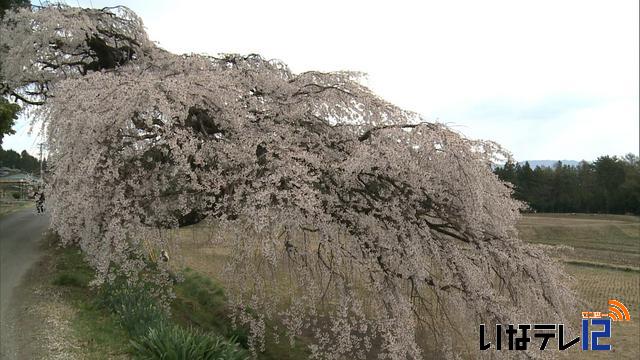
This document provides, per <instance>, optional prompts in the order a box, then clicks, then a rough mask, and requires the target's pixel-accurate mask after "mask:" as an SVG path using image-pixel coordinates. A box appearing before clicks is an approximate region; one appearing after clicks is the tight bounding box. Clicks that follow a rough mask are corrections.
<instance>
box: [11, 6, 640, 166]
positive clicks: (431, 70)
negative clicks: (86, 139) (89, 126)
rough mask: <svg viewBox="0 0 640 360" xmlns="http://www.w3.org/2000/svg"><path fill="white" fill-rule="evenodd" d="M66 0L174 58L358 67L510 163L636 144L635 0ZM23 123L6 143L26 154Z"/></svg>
mask: <svg viewBox="0 0 640 360" xmlns="http://www.w3.org/2000/svg"><path fill="white" fill-rule="evenodd" d="M32 2H33V3H36V4H37V3H38V0H32ZM63 2H64V1H63ZM66 3H67V4H69V5H74V6H77V5H78V4H79V5H81V6H83V7H88V6H91V5H92V6H93V7H103V6H111V5H117V4H120V5H126V6H128V7H130V8H131V9H133V10H134V11H136V12H137V13H138V15H140V16H141V17H142V19H143V21H144V22H145V25H146V27H147V29H148V32H149V36H150V37H151V39H152V40H154V41H156V42H158V43H159V45H160V46H161V47H163V48H165V49H167V50H169V51H172V52H174V53H185V52H187V53H188V52H195V53H208V54H213V55H215V54H218V53H223V52H227V53H229V52H232V53H241V54H247V53H259V54H261V55H263V56H265V57H267V58H277V59H280V60H283V61H284V62H285V63H287V64H289V66H290V68H291V69H292V70H293V71H294V72H302V71H305V70H312V69H315V70H322V71H331V70H357V71H363V72H366V73H368V79H367V80H366V84H367V85H368V86H370V87H371V88H372V89H373V90H374V91H375V92H376V93H378V94H380V95H381V96H382V97H384V98H385V99H387V100H389V101H391V102H393V103H395V104H398V105H400V106H402V107H404V108H406V109H409V110H414V111H417V112H419V113H421V114H422V115H423V116H424V117H425V118H426V119H427V120H431V121H440V122H443V123H446V124H449V125H450V126H451V127H453V128H454V129H456V130H457V131H459V132H461V133H463V134H465V135H466V136H468V137H472V138H483V139H491V140H494V141H497V142H498V143H500V144H502V145H503V146H504V147H506V148H507V149H509V150H510V151H511V152H512V153H513V154H514V156H515V157H516V159H518V160H525V159H528V160H533V159H536V160H541V159H572V160H581V159H586V160H594V159H595V158H596V157H598V156H600V155H604V154H610V155H622V154H625V153H628V152H633V153H638V148H639V142H638V138H639V132H640V130H639V125H638V124H639V117H640V115H639V110H638V109H639V106H640V105H639V94H638V88H639V74H638V68H639V66H640V65H639V60H638V57H639V56H638V53H639V49H638V47H639V43H640V40H639V39H638V32H639V24H638V13H639V9H638V4H639V2H638V0H615V1H610V0H602V1H585V0H582V1H566V0H563V1H540V0H537V1H526V2H524V1H514V0H509V1H487V0H485V1H437V2H436V1H399V0H395V1H385V2H376V1H371V0H369V1H347V0H340V1H334V0H324V1H313V2H311V1H300V0H298V1H295V0H292V1H268V0H262V1H238V0H234V1H204V0H203V1H168V0H166V1H163V0H156V1H126V0H120V1H99V0H91V1H80V0H78V1H76V0H67V1H66ZM27 131H28V126H27V125H26V121H25V120H21V122H20V123H19V124H18V127H17V134H16V135H13V136H9V137H5V144H4V147H5V148H13V149H16V150H22V149H24V148H27V149H28V151H30V152H33V150H32V149H33V148H34V147H33V146H34V145H35V144H36V143H37V142H38V140H37V139H34V138H33V137H29V136H28V135H27Z"/></svg>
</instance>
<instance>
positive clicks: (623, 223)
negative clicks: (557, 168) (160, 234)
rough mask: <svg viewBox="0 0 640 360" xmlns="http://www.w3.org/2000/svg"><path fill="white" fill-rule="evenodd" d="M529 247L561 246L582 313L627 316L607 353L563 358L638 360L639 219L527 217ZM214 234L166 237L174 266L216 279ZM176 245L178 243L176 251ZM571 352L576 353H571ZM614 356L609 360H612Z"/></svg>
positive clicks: (522, 228) (195, 231) (185, 231)
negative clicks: (618, 308) (619, 308)
mask: <svg viewBox="0 0 640 360" xmlns="http://www.w3.org/2000/svg"><path fill="white" fill-rule="evenodd" d="M518 230H519V232H520V237H521V238H522V239H523V240H525V241H528V242H532V243H540V244H546V245H565V246H569V247H571V248H573V250H570V249H568V248H567V249H565V248H563V249H562V251H557V252H556V253H555V256H558V257H559V258H560V259H561V260H562V261H563V262H564V263H565V266H566V270H567V272H568V273H569V274H570V275H572V276H573V278H574V285H573V288H574V290H575V291H576V292H577V293H578V294H579V295H580V297H581V299H582V300H584V302H585V303H584V304H583V308H580V309H576V316H577V317H580V312H581V311H603V312H604V311H606V310H607V307H608V305H607V303H608V300H609V299H618V300H620V301H621V302H622V303H624V304H625V305H626V306H627V307H628V308H629V312H630V313H631V321H630V322H626V323H623V322H616V323H614V325H613V330H612V332H613V335H612V338H611V344H612V345H613V349H614V350H613V351H614V352H615V355H614V354H611V353H608V352H589V353H582V352H580V351H572V352H570V353H567V354H564V355H565V356H566V357H568V358H593V359H600V358H602V359H607V358H608V359H610V358H617V359H637V358H639V356H640V311H639V309H640V268H639V266H640V218H638V217H633V216H616V215H581V214H577V215H572V214H529V215H525V216H524V217H523V218H522V220H521V221H520V223H519V224H518ZM213 231H214V230H213V229H212V228H210V227H207V226H203V225H196V226H191V227H186V228H182V229H180V230H178V231H177V232H176V233H173V234H171V236H170V237H171V238H172V239H173V240H174V241H171V243H172V244H171V247H172V249H171V251H172V252H173V254H174V259H175V260H176V264H177V265H178V266H182V267H189V268H191V269H194V270H195V271H197V272H199V273H201V274H204V275H207V276H209V277H211V278H213V279H216V280H220V277H219V276H218V274H220V273H221V272H222V269H223V266H224V263H225V258H226V257H227V256H228V255H227V251H226V249H224V248H220V247H219V246H215V245H211V244H210V239H211V238H212V236H213V234H212V232H213ZM178 244H180V245H179V246H178ZM572 350H575V349H572ZM612 355H613V356H612Z"/></svg>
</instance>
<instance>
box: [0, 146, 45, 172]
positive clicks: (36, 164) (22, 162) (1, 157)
mask: <svg viewBox="0 0 640 360" xmlns="http://www.w3.org/2000/svg"><path fill="white" fill-rule="evenodd" d="M0 167H8V168H12V169H19V170H22V171H23V172H26V173H31V174H40V161H38V159H36V158H35V157H33V156H31V155H29V153H28V152H27V151H26V150H22V152H21V153H17V152H15V151H14V150H11V149H9V150H4V149H2V148H1V147H0Z"/></svg>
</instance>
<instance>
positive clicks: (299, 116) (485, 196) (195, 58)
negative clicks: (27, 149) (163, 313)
mask: <svg viewBox="0 0 640 360" xmlns="http://www.w3.org/2000/svg"><path fill="white" fill-rule="evenodd" d="M1 33H2V34H3V35H2V38H1V39H0V42H1V46H2V49H3V50H2V51H3V53H2V67H1V69H2V77H3V78H4V79H5V81H6V85H5V86H4V88H3V89H2V92H3V94H6V95H9V96H12V97H13V98H15V99H17V100H18V101H20V102H21V103H23V104H31V105H43V106H41V107H40V108H39V110H38V111H39V113H40V115H41V116H42V117H44V119H45V122H46V128H47V141H48V148H49V162H50V166H51V168H52V169H53V174H52V176H51V178H50V180H49V184H48V193H49V194H48V195H47V199H48V200H49V201H50V204H51V205H50V207H52V210H51V217H52V226H53V227H54V229H55V230H56V231H57V232H58V233H59V234H60V235H61V237H62V239H63V240H64V241H65V242H67V243H78V244H79V245H80V246H81V247H82V249H83V250H84V252H85V253H86V255H87V258H88V260H89V261H90V262H91V264H92V265H93V266H95V268H96V269H97V270H98V271H99V274H100V277H99V278H98V279H97V281H104V280H107V281H108V280H109V279H113V277H115V276H116V275H119V274H126V275H127V276H128V277H129V278H130V279H136V278H138V277H140V276H143V277H147V280H150V281H156V282H157V283H158V284H160V285H165V284H170V276H169V275H168V272H167V271H168V268H166V267H165V265H163V264H159V265H154V266H153V267H152V266H151V265H150V264H149V261H147V260H146V259H147V253H146V250H145V247H144V246H143V244H152V246H155V247H157V248H162V247H163V246H165V245H166V244H165V243H164V242H165V241H166V239H163V238H162V237H161V236H158V230H157V229H160V228H172V227H178V226H182V225H187V224H194V223H197V222H200V221H210V222H215V223H216V224H217V228H218V229H219V232H218V234H219V236H218V238H219V239H218V240H219V241H220V242H221V243H224V244H226V246H228V247H229V248H230V249H231V251H230V254H231V255H230V257H231V260H230V263H229V264H228V266H227V271H226V272H225V275H226V276H228V278H229V279H230V280H229V281H230V283H231V285H230V288H229V295H230V300H231V301H232V303H233V304H234V307H233V308H234V309H235V311H236V319H237V321H239V322H240V323H243V324H246V325H247V326H249V327H250V329H251V335H252V344H253V346H254V347H255V348H256V349H258V350H259V349H260V347H261V346H263V345H264V342H263V340H264V336H265V332H266V331H265V321H266V319H268V318H270V317H273V316H279V317H281V318H283V319H284V320H283V321H284V323H285V325H286V327H287V330H288V331H289V334H291V335H292V336H294V335H301V334H302V333H305V334H311V335H312V336H313V338H314V339H315V340H316V341H315V343H314V345H313V346H312V349H311V350H312V353H313V354H314V355H316V356H320V357H327V358H331V357H340V356H349V357H354V358H364V357H365V356H367V354H370V353H371V352H377V353H378V354H379V356H380V357H389V358H393V359H404V358H420V357H421V352H422V351H423V349H421V348H420V346H418V344H417V342H416V333H417V332H418V331H419V329H427V331H430V336H431V337H433V338H434V339H435V341H436V343H437V346H438V347H439V348H440V349H441V350H442V351H445V352H456V351H461V349H460V345H459V344H458V345H456V344H455V340H453V339H454V337H455V336H457V335H456V334H458V335H459V333H457V332H458V331H462V332H464V331H467V330H459V329H468V331H469V334H468V335H469V336H475V334H476V327H475V326H476V325H475V324H477V323H480V322H483V323H495V322H507V321H511V322H513V321H521V322H525V321H527V320H531V321H533V320H535V319H554V322H555V321H556V319H567V318H569V317H568V316H565V314H566V313H567V311H573V310H574V309H573V308H572V303H573V299H574V297H573V294H572V292H571V291H570V290H569V288H568V283H567V282H566V281H565V280H566V279H565V276H564V274H563V272H562V271H561V269H560V267H559V265H556V264H555V262H554V261H553V260H551V259H550V258H549V257H548V256H547V255H546V254H545V252H544V250H543V249H542V248H539V247H536V246H534V245H530V244H525V243H524V242H522V241H520V240H518V238H517V232H516V229H515V223H516V220H517V219H518V217H519V210H520V209H521V207H522V204H521V203H520V202H518V201H516V200H513V199H512V198H511V187H510V186H509V185H508V184H507V183H505V182H503V181H501V180H499V179H498V178H497V176H496V175H495V174H493V173H492V171H491V166H490V164H491V162H492V161H493V160H494V159H495V158H496V157H503V156H507V154H506V152H504V151H503V150H501V149H500V147H499V146H497V145H496V144H494V143H492V142H490V141H476V140H470V139H466V138H464V137H462V136H460V135H459V134H457V133H456V132H454V131H452V130H450V129H449V128H447V127H446V126H444V125H442V124H438V123H429V122H426V121H424V120H423V119H422V118H420V116H418V115H417V114H415V113H412V112H410V111H406V110H403V109H400V108H398V107H397V106H395V105H393V104H390V103H388V102H387V101H385V100H383V99H381V98H380V97H378V96H376V95H375V94H374V93H372V92H371V91H370V90H369V89H367V88H366V87H364V86H362V85H361V84H360V83H359V82H358V79H359V76H360V74H358V73H353V72H329V73H326V72H318V71H308V72H303V73H300V74H295V73H293V72H291V71H290V70H289V68H288V67H287V66H286V65H285V64H284V63H283V62H281V61H277V60H266V59H264V58H262V57H261V56H259V55H255V54H251V55H246V56H243V55H237V54H225V55H220V56H217V57H214V56H205V55H175V54H171V53H169V52H167V51H164V50H163V49H161V48H159V47H157V46H156V45H155V44H154V43H152V42H151V41H149V39H148V37H147V35H146V33H145V32H144V29H143V25H142V21H141V20H140V19H139V18H138V17H137V16H136V15H135V14H134V13H133V12H132V11H130V10H129V9H127V8H124V7H116V8H105V9H102V10H95V9H78V8H72V7H67V6H61V5H57V6H50V7H45V8H41V9H37V10H35V11H20V12H18V13H15V14H10V15H8V16H7V17H6V18H5V20H4V21H3V23H2V29H1ZM25 44H26V45H25ZM34 44H35V45H34ZM157 267H160V269H159V270H158V268H157ZM281 271H286V272H287V273H288V274H289V277H288V278H287V279H288V280H287V281H289V282H290V283H291V284H292V285H291V290H290V291H291V293H292V294H295V297H294V300H293V301H292V302H291V303H290V304H289V305H288V310H286V311H284V312H282V311H279V310H277V309H278V306H276V305H277V304H278V298H277V294H276V290H277V288H276V286H275V285H274V284H276V283H277V282H278V281H281V279H280V278H279V277H278V276H277V274H278V273H279V272H281ZM158 295H159V296H163V294H162V293H159V294H158ZM322 304H324V305H322ZM448 309H455V311H448ZM323 319H326V320H323ZM469 322H472V323H473V324H474V326H473V327H469V326H466V325H468V324H469ZM452 335H453V336H452ZM473 343H474V344H475V341H474V342H473Z"/></svg>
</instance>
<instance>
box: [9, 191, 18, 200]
mask: <svg viewBox="0 0 640 360" xmlns="http://www.w3.org/2000/svg"><path fill="white" fill-rule="evenodd" d="M11 196H13V198H14V199H16V200H18V199H20V194H19V193H16V192H14V193H11Z"/></svg>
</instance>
